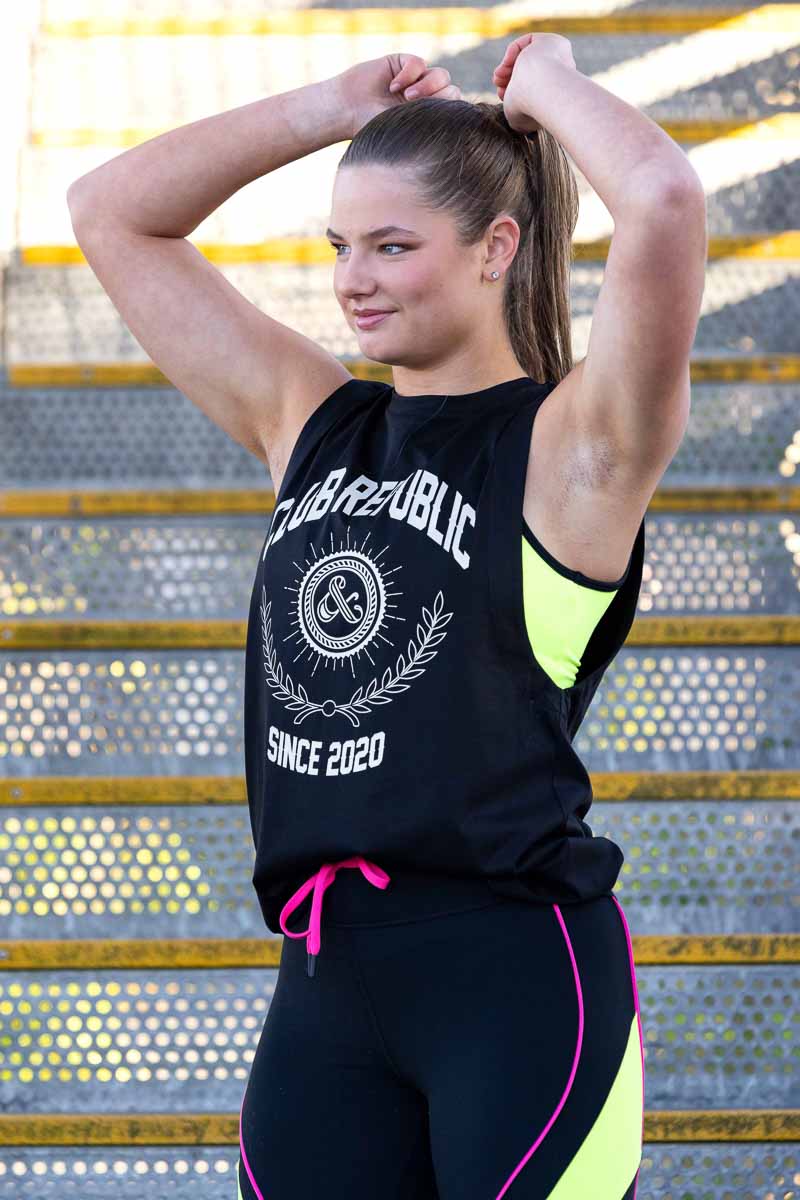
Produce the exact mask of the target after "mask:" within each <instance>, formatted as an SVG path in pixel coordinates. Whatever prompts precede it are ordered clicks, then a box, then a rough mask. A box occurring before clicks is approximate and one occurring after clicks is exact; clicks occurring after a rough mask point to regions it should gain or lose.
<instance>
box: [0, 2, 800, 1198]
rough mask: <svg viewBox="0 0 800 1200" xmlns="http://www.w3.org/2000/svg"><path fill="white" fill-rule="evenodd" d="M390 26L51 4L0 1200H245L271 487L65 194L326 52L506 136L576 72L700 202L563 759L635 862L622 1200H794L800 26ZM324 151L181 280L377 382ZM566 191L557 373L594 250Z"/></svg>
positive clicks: (13, 427) (252, 196) (30, 256)
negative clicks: (525, 51)
mask: <svg viewBox="0 0 800 1200" xmlns="http://www.w3.org/2000/svg"><path fill="white" fill-rule="evenodd" d="M405 7H406V6H405V5H403V4H399V5H395V6H394V7H393V8H392V9H391V10H377V9H370V8H368V7H367V8H355V7H348V6H341V7H339V8H334V9H330V8H328V9H325V10H324V11H323V10H314V9H311V10H303V11H301V10H299V9H286V10H280V11H279V10H277V9H275V10H273V9H267V10H265V8H264V6H263V4H261V3H256V0H252V3H251V4H250V5H249V6H248V5H247V4H245V3H239V2H238V0H237V3H235V4H234V3H233V0H227V2H226V0H206V2H205V3H203V4H197V3H196V0H191V2H190V0H171V2H170V0H139V2H138V3H134V0H130V2H129V3H128V4H126V5H123V4H119V3H114V4H112V3H110V2H103V0H42V4H41V12H40V17H39V22H38V25H37V26H36V27H35V28H34V30H33V37H32V40H31V45H30V80H29V87H30V96H29V113H30V122H29V127H28V129H27V132H26V136H25V138H24V141H23V144H22V147H21V151H20V154H19V160H18V168H19V169H18V174H17V180H18V193H17V214H16V229H17V235H16V239H15V242H14V244H13V245H12V246H10V248H9V251H10V252H9V253H8V256H7V263H6V266H5V280H4V282H5V287H4V311H3V325H4V328H3V338H4V348H3V356H4V368H5V370H4V380H3V384H2V389H1V390H0V431H2V432H1V433H0V489H2V490H1V491H0V633H1V634H2V638H3V643H2V650H0V938H2V941H0V1200H23V1198H25V1200H27V1198H31V1200H32V1198H34V1197H36V1200H40V1198H41V1197H44V1196H53V1197H58V1200H84V1198H88V1197H112V1196H113V1197H115V1200H116V1198H117V1197H130V1198H131V1200H133V1198H134V1197H135V1198H136V1200H156V1198H158V1200H160V1198H161V1197H162V1196H169V1197H173V1198H174V1200H183V1198H184V1197H192V1200H206V1198H208V1200H217V1198H220V1200H222V1198H224V1197H229V1198H230V1200H234V1198H235V1196H236V1179H235V1168H236V1161H237V1158H238V1145H237V1128H238V1125H237V1122H238V1110H239V1105H240V1103H241V1098H242V1095H243V1092H244V1087H245V1083H246V1080H247V1076H248V1073H249V1068H250V1063H251V1061H252V1057H253V1054H254V1051H255V1047H256V1043H257V1040H258V1036H259V1034H260V1031H261V1028H262V1025H263V1022H264V1018H265V1015H266V1012H267V1009H268V1007H269V1003H270V999H271V996H272V992H273V988H274V984H275V978H276V974H277V966H278V963H279V960H280V952H281V941H280V940H279V939H274V938H272V937H270V936H269V934H268V931H266V930H265V928H264V926H263V923H262V920H261V916H260V913H259V910H258V906H257V902H256V899H255V894H254V892H253V891H252V887H251V883H250V875H251V871H252V863H253V855H252V841H251V834H250V827H249V820H248V814H247V809H246V797H245V787H244V762H243V745H242V733H243V717H242V704H243V672H244V634H245V620H246V613H247V604H248V600H249V595H250V587H251V583H252V578H253V573H254V571H255V563H256V559H257V555H258V553H259V551H260V548H261V545H262V542H263V537H264V533H265V527H266V524H267V523H268V521H269V517H270V512H271V510H272V506H273V504H274V496H273V493H272V490H271V483H270V480H269V478H268V476H266V475H265V472H264V470H263V467H262V465H261V463H260V462H259V461H258V460H257V459H255V458H254V457H252V456H250V455H249V454H248V453H247V452H246V451H245V450H244V449H242V448H241V447H240V446H238V445H237V444H236V443H234V442H232V441H231V440H230V439H228V438H227V437H226V435H225V434H223V433H222V431H221V430H219V429H218V428H216V427H215V426H214V425H213V424H211V423H210V422H209V421H208V419H207V418H206V417H205V416H204V415H203V414H202V413H200V412H199V411H198V410H197V409H196V408H195V407H194V406H193V405H192V404H191V403H190V402H189V401H188V400H187V399H186V397H184V396H183V395H181V394H180V393H178V392H177V391H176V390H175V389H174V388H172V387H171V386H170V385H169V383H168V381H167V380H165V379H164V377H163V376H162V375H161V374H160V372H159V371H158V369H157V368H156V367H155V366H154V365H153V364H152V363H150V362H149V361H148V359H147V357H146V356H145V354H144V352H143V351H142V350H141V348H140V347H139V346H138V345H137V343H136V342H135V340H134V339H133V337H132V336H131V334H130V333H129V331H128V330H127V329H126V328H125V326H124V324H123V323H122V321H121V319H120V318H119V316H118V314H117V313H116V311H115V309H114V308H113V306H112V304H111V302H110V301H109V299H108V297H107V296H105V294H104V292H103V291H102V289H101V288H100V286H99V284H98V282H97V280H96V279H95V278H94V276H93V274H92V272H91V270H90V269H89V267H88V265H86V263H85V261H84V260H83V256H82V255H81V253H80V250H79V249H78V248H77V247H76V245H75V242H74V237H73V235H72V230H71V224H70V220H69V214H68V211H67V206H66V199H65V196H66V190H67V187H68V185H69V183H70V182H71V181H72V180H73V179H75V178H77V177H78V176H79V175H81V174H83V173H85V172H86V171H88V170H90V169H91V168H92V167H93V166H94V165H96V164H97V163H99V162H102V161H104V160H105V159H107V158H109V157H111V156H113V155H115V154H117V153H120V152H121V150H122V149H124V148H125V147H126V146H127V145H133V144H136V143H138V142H140V141H143V140H145V139H146V138H148V137H151V136H154V135H155V134H157V133H158V132H161V131H162V129H166V128H172V127H175V126H177V125H180V124H184V123H186V122H188V121H190V120H194V119H196V118H197V117H199V116H202V115H206V114H208V113H209V112H213V111H220V110H222V109H225V108H230V107H233V106H235V105H237V104H242V103H245V102H247V100H251V99H253V98H255V97H257V96H259V95H263V94H269V93H271V92H280V91H284V90H288V89H289V88H293V87H297V86H299V85H300V84H301V83H302V82H303V80H302V79H299V78H298V75H297V72H298V64H299V63H301V62H302V63H303V64H304V66H305V65H306V64H307V69H308V72H309V74H308V80H307V81H308V82H311V81H312V79H316V78H322V77H324V76H325V75H327V74H330V73H331V66H330V34H331V32H333V33H337V34H340V35H345V36H344V37H343V38H340V39H339V40H338V41H337V46H338V45H341V50H340V51H339V53H340V56H341V59H342V62H341V68H342V69H344V67H345V66H347V65H349V63H350V62H355V61H359V60H360V59H362V58H365V57H374V55H375V54H376V53H381V50H382V48H383V47H384V46H385V48H386V50H387V52H388V51H389V50H396V49H407V50H413V51H414V52H415V53H419V54H422V55H423V56H424V57H425V58H426V60H427V61H428V62H436V63H442V64H445V65H447V67H448V69H449V70H450V72H451V75H452V77H453V80H454V81H455V82H457V83H458V84H459V86H460V87H461V89H462V92H463V94H464V96H465V98H467V99H478V98H489V99H491V98H495V96H494V92H493V90H492V89H491V87H490V86H489V85H490V78H491V70H492V67H493V66H494V64H495V63H496V61H497V60H498V57H499V54H498V50H500V51H501V50H502V47H503V46H505V44H507V42H508V41H509V40H511V39H512V38H513V37H515V36H517V35H518V34H519V33H520V32H522V31H523V30H524V29H541V30H546V29H550V30H552V31H554V32H558V33H562V34H564V35H565V36H567V37H569V38H570V40H571V42H572V45H573V51H574V55H575V60H576V63H577V65H578V68H579V69H580V70H581V71H583V72H584V73H586V74H588V75H591V76H592V77H594V78H596V79H597V80H598V81H599V82H601V83H602V84H603V85H604V86H606V87H608V88H609V89H610V90H613V91H615V92H616V93H617V94H619V95H622V96H624V98H625V99H627V100H629V101H630V102H631V103H634V104H636V106H637V107H639V108H640V109H641V110H642V111H644V112H646V113H647V114H648V115H649V116H650V117H651V118H652V119H653V120H655V121H657V122H659V123H660V124H661V125H662V126H663V127H664V128H665V129H666V130H667V132H669V133H670V135H671V136H672V137H673V138H675V139H676V141H678V142H679V143H680V144H681V145H682V146H683V148H684V150H685V152H686V153H687V154H688V155H690V157H691V159H692V162H693V164H694V166H695V169H696V170H697V171H698V174H699V175H700V176H701V178H702V179H703V182H704V185H705V188H706V192H707V196H708V227H709V257H708V265H707V279H706V289H705V294H704V297H703V312H702V316H701V319H700V323H699V327H698V331H697V337H696V341H695V345H694V349H693V362H692V379H693V389H692V415H691V421H690V426H689V429H688V431H687V434H686V437H685V439H684V442H683V444H682V446H681V448H680V450H679V452H678V454H677V456H676V458H675V460H674V461H673V463H672V465H671V466H670V468H669V470H668V471H667V474H666V475H665V477H664V479H663V481H662V485H661V487H660V489H659V491H658V492H657V494H656V496H655V497H654V499H653V502H652V505H651V507H650V510H649V511H648V516H647V555H646V561H645V569H644V579H643V584H642V592H641V598H640V607H639V612H638V614H637V620H636V622H635V625H634V627H633V630H632V631H631V634H630V636H629V638H628V640H627V642H626V644H625V646H624V647H623V648H622V650H621V651H620V653H619V655H618V656H617V658H616V659H615V661H614V663H613V664H612V665H611V667H610V668H609V670H608V672H607V674H606V676H605V678H604V680H603V683H602V684H601V687H600V689H599V692H598V694H597V696H596V698H595V701H594V703H593V704H592V706H591V708H590V709H589V712H588V713H587V715H586V718H585V720H584V723H583V726H582V728H581V730H580V732H579V734H578V736H577V738H576V742H575V744H576V748H577V749H578V751H579V753H580V754H581V755H582V757H583V758H584V760H585V761H586V763H587V766H588V768H589V770H590V773H591V776H592V782H593V786H594V792H595V804H594V806H593V808H592V811H591V814H590V823H591V826H592V829H593V830H594V832H595V833H596V834H601V835H605V836H607V837H611V838H613V839H614V840H615V841H617V842H618V843H619V844H620V845H621V847H622V848H623V850H624V853H625V857H626V861H625V863H624V866H623V869H622V873H621V876H620V880H619V883H618V885H617V893H618V895H619V897H620V899H621V900H622V901H623V903H624V905H625V912H626V915H627V917H628V920H629V922H630V926H631V931H632V934H633V946H634V957H635V961H636V967H637V977H638V981H639V994H640V1001H641V1006H642V1025H643V1032H644V1038H645V1071H646V1097H645V1099H646V1115H645V1132H644V1137H645V1145H644V1159H643V1164H642V1170H641V1175H640V1185H639V1192H638V1195H637V1200H728V1198H729V1197H736V1200H766V1198H767V1197H771V1196H775V1197H782V1198H783V1200H789V1198H790V1197H794V1196H795V1195H800V1190H798V1189H799V1186H800V1185H798V1171H800V1154H799V1153H798V1150H799V1149H800V1087H799V1086H798V1065H797V1064H798V1038H797V1022H798V1005H797V997H798V993H800V976H799V975H798V962H800V936H799V934H798V909H799V908H800V895H799V894H798V887H797V880H798V877H800V871H799V870H798V853H797V839H798V815H799V814H798V800H800V717H798V714H799V713H800V477H799V473H800V467H799V466H798V464H800V405H799V404H798V398H800V343H799V337H798V330H799V329H800V295H799V294H798V278H799V277H800V231H798V229H796V228H793V227H792V221H793V220H794V221H795V222H796V213H797V209H796V208H795V209H794V214H792V210H791V203H792V200H793V198H795V197H796V196H797V194H798V190H799V185H800V136H798V135H799V134H800V112H798V108H799V106H798V101H797V95H796V86H795V87H794V89H793V87H792V84H791V79H792V77H794V79H795V80H796V77H797V63H798V58H799V52H798V46H799V45H800V5H795V4H788V3H787V4H776V5H767V6H765V7H762V8H758V9H748V8H745V7H735V6H734V7H728V6H726V7H725V8H724V9H722V8H710V7H707V6H706V5H704V4H695V5H694V6H693V7H692V8H691V10H686V9H683V8H675V7H673V6H672V5H669V4H666V3H647V4H644V5H642V6H640V7H637V8H632V7H628V8H619V9H614V10H612V11H606V10H601V9H599V8H596V7H592V6H590V5H587V4H583V5H581V6H580V7H579V6H578V4H577V3H576V4H571V5H567V4H559V5H557V6H555V7H554V9H553V11H552V13H548V14H546V15H545V16H544V17H540V16H538V15H533V16H530V15H528V14H527V12H526V10H525V8H524V6H522V5H520V6H515V5H512V6H503V7H502V8H491V7H490V8H487V9H456V8H453V7H449V6H448V5H445V4H442V5H441V6H434V7H432V8H430V9H425V10H417V9H415V10H414V19H413V22H412V23H411V27H410V28H409V27H408V22H407V20H405V19H404V9H405ZM365 33H373V34H380V38H379V39H378V42H379V43H380V44H379V45H378V43H377V42H376V41H375V39H374V38H372V39H370V42H369V45H368V47H367V48H366V49H365V42H364V40H363V35H364V34H365ZM234 34H236V35H237V36H236V37H235V38H234V37H233V36H232V35H234ZM277 35H281V36H280V39H279V40H280V42H281V50H280V52H278V51H277V50H276V49H275V45H274V39H275V37H276V36H277ZM271 39H272V41H271ZM376 46H377V48H376ZM234 64H235V70H234V69H233V68H234ZM289 67H290V68H291V69H288V68H289ZM334 69H335V68H334ZM342 150H343V146H334V147H330V148H328V149H326V150H324V151H321V152H318V153H317V154H315V155H313V156H309V157H308V158H307V159H304V160H301V161H300V162H298V163H293V164H289V166H287V167H285V168H282V169H281V170H280V171H278V172H275V173H273V174H272V175H270V176H267V177H265V178H264V179H262V180H259V181H257V182H256V183H254V184H253V185H251V186H250V187H248V188H246V189H243V191H242V192H240V193H237V195H236V196H234V197H232V198H231V200H230V201H229V202H228V203H227V204H225V205H223V206H222V208H221V209H218V210H217V212H215V213H214V214H212V216H211V217H210V218H209V219H208V221H206V222H204V223H203V225H202V226H201V227H200V228H199V229H198V230H197V231H195V234H194V235H193V237H192V240H193V241H194V242H195V243H196V244H197V245H199V246H200V248H201V249H202V250H203V251H204V253H206V254H207V255H208V257H209V258H210V259H211V260H212V261H214V262H215V264H216V265H217V266H218V268H219V269H220V270H221V271H222V272H223V273H224V274H225V275H226V277H227V278H228V279H229V280H230V281H231V282H232V283H234V284H235V286H237V287H238V288H239V289H240V290H241V291H242V292H243V293H245V294H246V295H247V296H248V298H249V299H250V300H252V301H253V302H254V303H256V304H258V305H259V306H260V307H262V308H263V309H264V310H265V311H269V312H270V314H271V315H274V316H276V317H277V318H278V319H280V320H282V321H284V322H285V323H286V324H290V325H293V326H294V327H296V328H299V329H301V331H302V332H304V333H306V334H307V335H308V336H311V337H314V338H315V339H316V340H317V341H319V342H320V343H321V344H324V345H325V346H326V347H327V348H328V349H329V350H331V352H333V353H335V354H337V355H339V356H340V357H341V358H342V360H343V361H345V362H346V364H347V366H348V367H349V369H350V370H351V371H353V373H354V374H356V375H359V376H361V377H363V378H371V377H380V378H385V379H387V380H389V379H390V378H391V375H390V373H389V370H388V368H386V369H385V370H384V369H382V368H379V367H376V365H375V364H374V363H370V362H366V361H364V360H359V359H358V358H357V357H356V356H357V354H358V347H357V345H356V343H355V339H353V338H352V337H351V335H350V333H349V331H348V330H347V328H346V327H345V325H344V323H343V322H342V321H341V317H340V314H339V312H338V308H337V306H336V302H335V299H334V297H333V293H332V288H331V282H330V280H331V268H332V261H333V259H332V252H331V250H330V247H329V246H328V244H327V242H326V241H325V240H324V239H323V238H322V230H323V228H324V226H325V223H326V219H327V216H328V211H327V209H326V207H325V205H326V203H327V196H328V195H329V193H330V186H331V183H332V179H333V174H334V171H335V167H336V163H337V161H338V159H339V157H340V156H341V153H342ZM576 176H577V178H578V182H579V186H580V191H581V218H580V220H579V224H578V228H577V230H576V247H575V264H574V267H573V275H572V300H573V320H574V324H573V331H574V347H573V349H574V354H575V358H576V359H577V358H580V357H582V356H583V354H584V353H585V348H586V343H587V341H588V331H589V325H590V321H591V312H592V310H593V307H594V302H595V300H596V297H597V293H598V291H599V287H600V284H601V282H602V275H603V267H604V259H605V255H606V253H607V248H608V238H609V237H610V235H611V232H612V229H613V226H612V222H611V220H610V217H609V214H608V213H607V212H606V211H605V209H604V208H603V206H602V205H601V204H600V202H599V200H598V198H597V197H596V195H595V194H594V193H593V192H592V190H591V188H590V187H589V185H588V184H587V182H586V181H585V179H583V178H582V177H581V174H580V172H579V171H578V170H577V169H576ZM413 969H414V964H413V962H410V963H409V970H413ZM275 1200H291V1197H285V1198H278V1197H276V1198H275ZM409 1200H411V1198H409ZM447 1200H451V1198H449V1197H448V1198H447ZM487 1200H488V1198H487ZM586 1200H595V1198H593V1197H587V1198H586ZM596 1200H606V1198H605V1197H603V1198H600V1197H598V1198H596Z"/></svg>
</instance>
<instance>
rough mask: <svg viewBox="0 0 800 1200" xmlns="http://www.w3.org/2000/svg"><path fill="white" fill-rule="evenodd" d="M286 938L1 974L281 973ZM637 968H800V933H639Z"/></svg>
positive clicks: (151, 949)
mask: <svg viewBox="0 0 800 1200" xmlns="http://www.w3.org/2000/svg"><path fill="white" fill-rule="evenodd" d="M283 941H284V939H283V937H273V936H267V935H265V936H264V937H263V938H152V939H148V938H139V939H89V940H80V939H78V938H69V939H65V940H48V941H39V940H30V941H28V940H26V941H0V970H5V971H106V970H120V971H130V970H140V969H144V968H149V969H158V970H197V969H201V968H202V969H205V970H208V969H214V968H223V967H224V968H230V967H277V966H279V964H280V960H281V950H282V947H283ZM633 947H634V959H635V963H636V966H637V967H638V966H672V965H675V964H677V963H681V964H692V965H696V966H703V965H705V966H711V965H714V966H721V965H723V964H735V965H739V966H768V965H771V964H773V963H798V962H800V933H775V934H771V933H739V934H736V933H725V934H722V933H720V934H679V935H675V936H669V935H665V934H640V935H638V936H636V937H634V938H633Z"/></svg>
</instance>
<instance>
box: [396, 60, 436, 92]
mask: <svg viewBox="0 0 800 1200" xmlns="http://www.w3.org/2000/svg"><path fill="white" fill-rule="evenodd" d="M426 70H427V68H426V66H425V59H424V58H420V57H419V55H418V54H414V55H412V56H411V57H410V58H409V60H408V62H404V63H403V65H402V67H401V68H400V70H399V71H398V72H397V74H396V75H395V77H394V79H393V80H392V82H391V83H390V84H389V91H390V92H399V91H400V90H401V89H403V88H407V87H409V86H410V85H411V84H413V83H414V81H415V80H417V79H419V78H420V77H421V76H422V75H424V74H425V71H426Z"/></svg>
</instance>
